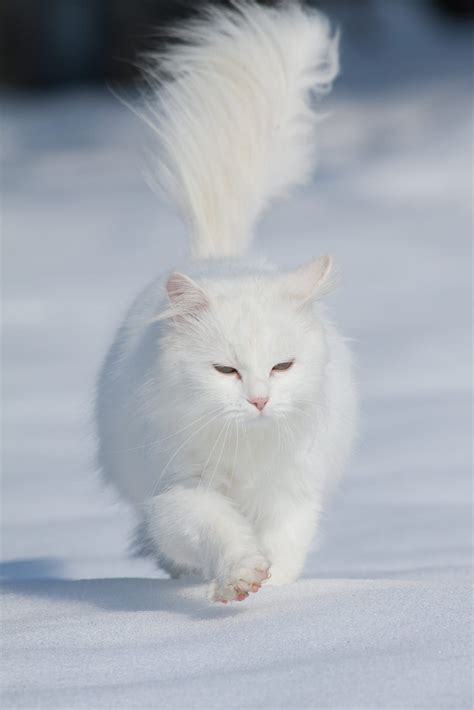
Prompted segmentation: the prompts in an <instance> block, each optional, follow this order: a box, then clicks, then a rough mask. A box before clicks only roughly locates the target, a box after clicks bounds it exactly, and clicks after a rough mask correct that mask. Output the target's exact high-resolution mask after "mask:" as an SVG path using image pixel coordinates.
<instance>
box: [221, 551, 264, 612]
mask: <svg viewBox="0 0 474 710" xmlns="http://www.w3.org/2000/svg"><path fill="white" fill-rule="evenodd" d="M269 577H270V563H269V562H268V560H266V559H265V558H264V557H261V556H255V557H246V558H244V559H243V560H241V561H240V562H239V563H238V564H236V565H234V566H233V567H232V568H231V569H230V570H229V571H227V572H226V573H224V574H222V575H221V576H220V577H218V578H217V579H215V580H214V582H213V583H212V588H211V596H212V598H213V600H214V601H217V602H222V603H224V604H227V602H231V601H238V602H242V601H244V599H247V597H248V595H249V594H254V593H255V592H258V590H259V589H260V587H261V586H262V584H263V583H264V582H265V581H266V580H267V579H269Z"/></svg>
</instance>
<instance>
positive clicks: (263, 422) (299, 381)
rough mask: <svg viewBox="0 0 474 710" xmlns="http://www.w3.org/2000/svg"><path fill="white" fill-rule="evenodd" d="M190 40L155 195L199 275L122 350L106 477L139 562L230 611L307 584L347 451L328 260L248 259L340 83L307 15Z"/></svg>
mask: <svg viewBox="0 0 474 710" xmlns="http://www.w3.org/2000/svg"><path fill="white" fill-rule="evenodd" d="M183 34H184V37H185V38H186V39H187V40H188V44H186V45H180V46H178V47H176V48H174V49H173V50H172V51H171V53H170V54H169V55H168V56H167V58H166V60H165V62H164V68H165V71H167V72H168V73H169V74H171V76H172V77H174V80H173V79H170V78H169V76H168V77H167V78H166V79H165V80H164V82H162V84H161V86H160V88H159V91H160V95H161V103H160V104H159V105H158V108H157V110H156V108H155V107H154V106H152V107H151V110H152V114H153V115H154V118H155V120H156V126H157V132H158V133H159V138H160V141H161V155H160V158H159V179H160V183H161V185H162V187H163V188H164V189H165V190H166V191H167V192H168V194H169V195H170V196H171V197H172V198H173V199H174V200H175V202H176V203H177V204H178V206H180V207H181V209H182V211H183V212H184V215H185V217H186V218H187V221H188V223H189V225H190V230H191V238H192V244H193V252H194V254H195V256H196V257H197V258H195V259H194V260H193V261H191V262H190V263H189V264H188V265H187V266H185V267H183V269H182V270H180V272H174V273H173V274H172V275H171V276H169V278H168V279H166V277H165V278H163V279H158V280H157V281H156V282H154V283H152V284H151V285H150V286H149V287H148V288H147V289H146V290H145V291H144V292H143V294H141V296H139V298H138V299H137V301H136V302H135V304H134V305H133V307H132V309H131V311H130V313H129V314H128V316H127V318H126V321H125V323H124V325H123V326H122V328H121V329H120V331H119V332H118V334H117V337H116V340H115V343H114V344H113V346H112V348H111V351H110V353H109V355H108V357H107V360H106V362H105V364H104V367H103V369H102V373H101V375H100V378H99V385H98V397H97V421H98V430H99V441H100V444H99V463H100V466H101V469H102V471H103V473H104V475H105V478H106V480H107V481H108V482H110V483H112V484H113V485H115V486H116V488H118V490H119V491H120V493H121V494H122V495H123V496H124V497H125V498H126V499H127V500H129V501H130V502H131V503H132V504H133V505H134V507H135V509H136V511H137V514H138V518H139V530H140V540H139V543H140V545H141V546H142V548H143V549H144V548H146V551H147V552H149V553H151V554H153V555H154V556H155V557H156V559H157V561H158V562H159V563H160V564H161V565H162V566H164V567H165V569H168V571H170V572H171V573H172V574H174V575H179V574H182V573H187V572H197V573H200V574H201V575H202V576H203V577H204V578H205V579H208V580H210V581H212V590H213V597H214V598H215V599H217V600H220V601H229V600H233V599H243V598H245V597H246V596H247V594H248V593H249V592H251V591H257V590H258V589H259V588H260V585H261V584H262V582H263V581H264V580H265V579H266V578H267V577H268V576H269V575H270V574H271V581H272V582H274V583H286V582H291V581H293V580H294V579H296V578H297V576H298V575H299V573H300V572H301V569H302V567H303V564H304V559H305V556H306V553H307V550H308V547H309V545H310V542H311V540H312V538H313V535H314V531H315V529H316V527H317V522H318V517H319V513H320V510H321V506H322V503H323V500H324V497H325V494H326V492H327V490H328V489H329V488H330V486H331V484H332V483H333V482H334V481H336V480H337V478H338V477H339V475H340V473H341V471H342V468H343V466H344V462H345V460H346V458H347V455H348V453H349V450H350V447H351V443H352V439H353V432H354V423H355V413H356V406H355V394H354V386H353V380H352V374H351V365H350V356H349V353H348V350H347V347H346V345H345V343H344V341H343V339H342V338H341V337H340V336H339V335H338V333H337V331H336V330H335V328H334V327H333V326H332V325H331V323H330V321H329V320H328V319H327V317H326V315H325V312H324V307H323V306H322V304H321V303H319V297H320V296H322V295H324V293H325V292H326V291H327V290H328V289H329V285H330V273H331V261H330V259H329V258H328V257H321V258H319V259H316V260H314V261H312V262H310V263H309V264H307V265H305V266H303V267H300V269H297V270H295V271H293V272H281V271H278V270H277V269H276V268H275V267H273V266H271V265H267V264H263V263H259V262H255V261H253V260H251V259H249V258H248V257H246V256H245V250H246V247H247V245H248V243H249V242H250V240H251V236H252V226H253V222H254V221H255V218H256V216H257V214H258V212H259V211H260V210H261V208H262V207H263V206H264V204H265V202H266V201H267V200H268V199H269V198H270V197H272V196H274V195H275V194H278V193H280V192H281V191H282V190H284V189H285V188H286V187H287V186H288V185H291V184H292V183H295V182H298V181H302V180H303V179H304V178H305V177H306V176H307V172H308V167H309V166H308V155H309V154H310V153H311V152H312V150H311V148H312V146H313V143H314V139H313V130H314V124H315V117H314V114H313V112H312V110H311V109H310V107H309V106H308V104H307V95H308V91H309V89H310V88H312V87H314V86H319V87H320V88H322V86H323V85H325V84H327V82H328V81H330V80H331V79H332V78H333V76H334V75H335V73H336V71H337V67H336V60H335V41H334V40H331V39H330V37H329V34H328V28H327V24H326V23H325V21H324V19H322V18H321V17H320V16H319V15H316V14H308V13H307V12H305V11H303V10H302V9H301V8H300V7H299V6H297V5H293V6H291V7H290V6H288V7H286V8H280V9H279V10H275V9H270V8H263V7H258V6H256V5H254V4H253V3H243V4H240V5H239V9H237V10H234V11H232V12H230V11H222V10H219V11H218V10H213V11H212V12H211V14H210V16H208V17H207V18H205V19H204V20H202V21H200V22H198V23H197V24H194V25H193V28H192V32H188V31H187V30H185V31H184V33H183ZM318 72H319V73H318ZM224 121H225V123H224ZM203 161H205V162H203ZM181 272H182V273H181ZM183 274H185V275H183Z"/></svg>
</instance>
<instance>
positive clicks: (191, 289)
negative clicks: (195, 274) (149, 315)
mask: <svg viewBox="0 0 474 710" xmlns="http://www.w3.org/2000/svg"><path fill="white" fill-rule="evenodd" d="M166 293H167V294H168V298H169V302H170V306H169V308H168V309H167V310H166V311H165V312H164V313H161V314H160V315H159V316H157V317H156V318H155V319H154V320H165V319H166V318H177V317H181V318H185V317H196V316H198V315H199V313H200V312H201V311H203V310H204V309H205V308H207V307H208V305H209V300H208V298H207V295H206V293H205V292H204V290H203V289H202V288H201V287H200V286H199V285H198V284H197V283H196V282H195V281H193V280H192V279H191V278H189V276H186V274H181V273H180V272H178V271H174V272H173V273H172V274H171V275H170V276H169V277H168V280H167V282H166Z"/></svg>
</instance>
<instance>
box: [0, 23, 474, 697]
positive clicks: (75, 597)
mask: <svg viewBox="0 0 474 710" xmlns="http://www.w3.org/2000/svg"><path fill="white" fill-rule="evenodd" d="M435 36H436V33H435V32H434V31H433V37H435ZM443 41H444V40H443ZM466 46H467V45H466V40H465V38H464V39H463V40H460V39H459V37H458V38H456V40H455V41H454V40H449V41H448V38H446V39H445V44H444V45H443V47H442V49H443V51H442V52H441V50H440V48H439V47H438V46H437V45H434V44H433V42H431V45H430V44H429V42H428V40H427V38H426V37H423V42H421V45H420V49H419V51H420V54H422V55H423V61H422V60H421V58H420V62H419V66H418V65H417V71H416V72H414V73H413V75H411V74H410V76H406V77H405V79H406V80H405V81H394V80H393V76H392V80H391V84H390V86H389V87H387V86H385V84H384V81H383V80H381V79H380V74H381V72H380V71H379V72H378V78H377V77H376V80H374V81H373V82H372V81H368V82H367V85H366V86H365V87H363V88H362V89H360V90H358V91H357V92H355V91H351V86H350V82H348V81H347V80H346V81H344V78H343V80H342V82H341V84H340V86H339V88H338V89H337V90H336V93H335V96H334V98H333V99H332V101H331V109H332V111H333V116H332V118H331V119H330V120H328V121H326V123H325V124H324V125H323V126H322V156H321V165H320V169H319V172H318V174H317V176H316V179H315V182H314V184H313V185H311V186H310V187H309V188H308V189H306V190H303V191H301V192H299V193H298V194H297V196H296V197H295V198H294V199H292V200H291V201H288V202H286V203H285V204H281V205H278V206H275V208H274V209H273V210H272V211H271V213H270V214H269V215H268V217H267V218H266V219H265V220H264V222H263V223H262V225H261V238H260V240H259V245H258V246H259V248H261V250H262V251H266V252H267V253H269V254H271V255H272V256H273V257H274V259H275V260H276V261H277V262H278V263H281V264H296V263H299V262H302V261H304V260H305V259H306V258H309V257H310V256H312V255H315V254H321V253H325V252H331V253H332V254H334V255H335V257H336V259H337V261H338V262H339V264H340V267H341V271H342V275H343V283H342V288H341V289H340V291H339V293H338V294H337V296H335V297H333V298H332V308H333V311H334V313H335V316H336V320H337V321H338V322H339V323H340V324H341V326H342V327H343V329H344V331H345V332H346V333H347V335H348V336H350V337H351V338H353V339H354V349H355V352H356V358H357V361H358V372H359V380H360V387H361V392H362V413H363V422H362V427H361V435H360V442H359V446H358V451H357V453H356V455H355V456H354V459H353V461H352V465H351V467H350V471H349V472H348V476H347V478H346V480H345V481H344V483H343V485H342V486H341V489H340V491H339V492H338V494H337V495H336V496H335V498H334V499H333V501H332V503H331V506H330V508H329V509H328V510H327V512H326V515H325V518H324V524H323V531H322V533H323V535H322V537H323V540H322V544H321V548H320V550H319V552H318V551H317V550H316V548H315V549H314V551H313V552H312V554H311V555H310V557H309V559H308V562H307V565H306V569H305V573H304V575H303V578H302V579H301V580H300V581H299V582H298V583H297V584H296V585H293V586H291V587H287V588H280V589H277V588H274V589H270V588H268V589H263V590H262V591H261V592H260V593H259V594H257V595H254V596H253V597H252V598H251V599H249V600H248V601H247V602H245V603H242V604H236V605H231V606H227V607H224V606H216V605H210V604H209V603H208V602H207V601H206V598H205V591H204V588H203V587H202V586H199V585H197V586H195V585H192V584H184V583H180V582H172V581H169V580H166V579H162V578H159V577H160V576H159V575H158V574H157V573H156V572H155V570H154V569H153V567H152V566H151V564H149V563H148V562H146V561H143V560H133V559H130V558H128V557H127V552H126V550H127V540H128V533H129V529H130V524H131V520H130V514H129V512H128V510H127V509H126V508H124V507H123V505H122V504H120V503H118V502H116V501H115V500H114V497H113V494H112V493H111V492H110V491H108V492H107V491H104V490H103V488H102V487H101V486H100V484H99V481H98V480H97V478H96V476H95V474H94V471H93V465H92V462H93V455H94V445H93V436H92V432H91V425H90V402H91V399H92V393H93V381H94V377H95V373H96V371H97V368H98V366H99V363H100V361H101V358H102V357H103V354H104V352H105V349H106V347H107V344H108V343H109V341H110V338H111V336H112V333H113V330H114V328H115V326H116V325H117V323H118V321H119V319H120V315H121V313H122V312H123V311H124V309H125V308H126V307H127V305H128V304H129V302H130V300H131V298H132V297H133V296H134V295H135V293H136V292H137V291H138V290H139V289H140V288H141V287H142V286H143V285H144V284H145V283H146V282H147V280H149V279H150V278H151V277H152V276H153V275H154V274H155V273H156V272H157V271H159V270H166V269H169V268H171V267H172V265H173V263H174V262H175V261H176V259H177V258H178V257H179V256H180V255H182V254H183V252H184V248H185V235H184V231H183V228H182V227H181V225H180V224H179V223H178V221H177V219H176V217H175V216H174V215H173V213H172V212H171V210H169V209H168V208H167V207H165V206H164V205H163V204H162V203H161V202H160V201H159V200H158V199H157V197H156V196H155V195H154V194H153V193H152V192H151V191H150V190H149V189H148V188H147V186H146V184H145V182H144V180H143V176H142V172H141V159H140V156H138V155H137V146H138V145H139V142H140V136H141V135H142V133H143V131H144V129H143V127H142V126H141V125H140V124H139V123H138V121H137V120H136V119H135V118H134V117H133V116H132V115H131V114H130V113H129V112H127V111H126V110H125V109H124V108H123V107H121V106H120V105H119V104H118V103H117V102H116V101H115V100H114V99H113V98H112V97H110V96H109V95H106V94H105V93H104V94H102V93H94V92H91V91H86V90H84V91H75V92H70V93H63V94H59V95H50V96H44V95H43V96H39V95H38V96H36V97H29V98H28V97H22V98H20V97H14V96H11V95H10V96H7V97H4V102H3V106H4V111H3V143H4V150H3V153H4V162H5V167H4V170H3V195H4V200H3V242H4V243H3V261H4V279H3V289H4V292H3V310H4V313H3V320H4V336H5V344H4V358H3V364H4V372H5V375H6V377H5V383H4V396H3V402H4V433H5V446H4V458H3V464H4V465H3V483H2V524H3V532H2V559H3V562H2V565H1V571H2V577H3V580H4V584H3V591H4V597H3V602H2V627H3V628H2V639H3V659H2V689H3V705H2V707H3V708H5V709H7V708H121V707H127V708H128V707H137V708H152V707H153V708H157V707H158V708H221V707H235V708H257V707H258V708H279V707H281V708H327V707H330V708H412V707H425V708H436V707H442V708H467V707H470V706H471V702H472V673H471V658H472V646H471V644H472V636H471V627H470V624H471V618H472V616H471V615H472V606H471V592H470V587H471V582H472V577H471V572H470V562H471V521H472V518H471V507H470V506H471V482H470V392H469V382H470V326H469V323H470V224H471V222H470V220H471V214H470V204H471V198H470V194H469V188H470V180H469V174H470V155H469V153H470V150H469V149H470V141H471V136H470V118H471V108H470V98H469V93H470V92H469V82H468V79H469V67H468V65H464V68H463V61H464V58H465V57H466ZM429 47H431V50H432V55H431V56H433V57H435V56H436V62H437V63H436V71H433V67H432V65H430V62H429V61H428V60H427V59H426V56H425V52H426V51H427V48H429ZM379 49H380V47H379ZM415 56H416V54H415ZM406 64H408V65H409V64H410V62H409V60H407V61H406ZM361 66H363V63H361ZM390 66H391V67H392V69H393V62H392V61H391V60H390ZM420 67H421V68H420ZM351 71H352V75H354V69H353V67H352V69H351ZM393 74H396V72H394V71H392V75H393ZM349 75H351V72H349ZM359 88H360V87H359Z"/></svg>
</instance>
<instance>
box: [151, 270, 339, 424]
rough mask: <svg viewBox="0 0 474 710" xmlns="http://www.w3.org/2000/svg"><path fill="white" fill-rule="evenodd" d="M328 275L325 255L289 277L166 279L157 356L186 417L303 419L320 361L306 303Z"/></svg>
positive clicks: (322, 355)
mask: <svg viewBox="0 0 474 710" xmlns="http://www.w3.org/2000/svg"><path fill="white" fill-rule="evenodd" d="M331 272H332V262H331V259H330V258H329V257H326V256H325V257H320V258H319V259H314V260H313V261H311V262H309V263H308V264H305V265H304V266H302V267H300V268H298V269H296V270H294V271H290V272H277V271H268V272H258V273H253V274H252V273H248V274H243V275H236V276H231V277H227V276H226V277H215V276H213V277H204V278H201V277H199V278H197V279H191V278H190V277H189V276H186V275H184V274H182V273H177V272H175V273H173V274H171V276H170V277H169V279H168V281H167V286H166V287H167V293H168V297H169V302H170V307H169V309H168V311H167V313H166V317H167V319H168V321H169V329H168V333H167V336H166V345H165V348H164V351H165V352H164V353H163V357H164V359H165V365H166V370H167V372H170V371H172V370H173V368H175V370H176V374H177V375H178V376H179V377H178V378H177V381H179V390H180V396H181V397H183V396H184V397H185V398H186V403H187V404H188V405H189V407H190V408H192V410H193V415H195V416H196V415H200V413H201V412H202V415H203V416H204V415H205V414H209V415H210V416H211V414H212V415H213V414H217V415H218V416H221V417H223V418H232V417H235V418H240V419H243V420H244V421H248V422H254V423H256V424H263V423H267V424H270V422H271V421H275V420H276V419H277V418H278V417H283V416H285V417H286V416H290V415H292V414H298V413H303V414H304V412H305V410H307V408H308V404H310V403H311V402H313V401H314V399H315V395H316V393H317V390H318V387H319V383H320V380H321V375H322V372H323V368H324V366H325V363H326V360H327V353H326V338H325V333H324V329H323V326H322V324H321V322H320V321H319V319H318V317H317V315H316V313H315V309H314V302H315V300H317V299H318V298H319V297H320V296H321V295H323V294H324V293H326V292H327V291H328V290H329V288H330V285H331V282H332V278H331Z"/></svg>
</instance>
